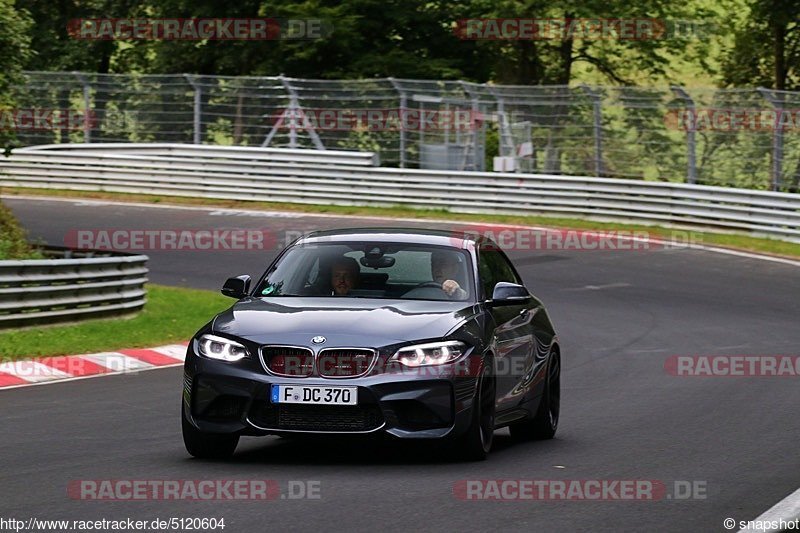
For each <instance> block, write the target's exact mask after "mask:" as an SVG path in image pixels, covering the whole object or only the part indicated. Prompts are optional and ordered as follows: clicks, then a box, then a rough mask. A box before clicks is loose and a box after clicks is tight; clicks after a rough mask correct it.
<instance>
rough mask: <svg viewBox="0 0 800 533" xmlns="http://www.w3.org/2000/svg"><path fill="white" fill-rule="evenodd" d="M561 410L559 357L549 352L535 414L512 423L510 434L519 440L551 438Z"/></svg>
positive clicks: (556, 427)
mask: <svg viewBox="0 0 800 533" xmlns="http://www.w3.org/2000/svg"><path fill="white" fill-rule="evenodd" d="M560 410H561V358H560V357H559V354H558V352H553V353H552V354H550V366H549V368H548V371H547V381H546V382H545V388H544V395H543V396H542V400H541V402H539V409H538V410H537V411H536V415H535V416H534V417H533V418H532V419H530V420H525V421H523V422H518V423H516V424H512V425H511V426H510V427H509V429H510V431H511V436H513V437H515V438H517V439H520V440H546V439H552V438H553V437H554V436H555V434H556V430H557V429H558V416H559V412H560Z"/></svg>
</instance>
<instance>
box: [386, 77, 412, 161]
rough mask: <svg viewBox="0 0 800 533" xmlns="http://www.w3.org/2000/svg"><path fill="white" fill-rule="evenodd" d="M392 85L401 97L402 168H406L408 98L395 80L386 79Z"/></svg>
mask: <svg viewBox="0 0 800 533" xmlns="http://www.w3.org/2000/svg"><path fill="white" fill-rule="evenodd" d="M386 79H387V80H389V83H391V84H392V87H394V90H395V91H397V93H398V94H399V95H400V168H406V128H405V124H406V121H405V114H406V113H407V112H408V111H407V110H406V108H407V106H408V96H407V95H406V92H405V91H404V90H403V88H402V87H401V86H400V84H399V83H397V80H395V79H394V78H386Z"/></svg>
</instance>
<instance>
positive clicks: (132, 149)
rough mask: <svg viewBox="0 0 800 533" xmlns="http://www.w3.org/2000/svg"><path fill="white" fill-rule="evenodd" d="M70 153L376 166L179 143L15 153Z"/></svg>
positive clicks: (371, 158)
mask: <svg viewBox="0 0 800 533" xmlns="http://www.w3.org/2000/svg"><path fill="white" fill-rule="evenodd" d="M42 151H45V152H53V151H58V152H62V153H64V152H69V153H71V154H78V153H83V154H88V155H92V154H98V155H99V154H102V155H114V154H123V155H146V156H165V157H175V158H192V159H218V160H224V161H253V162H257V161H285V162H287V163H297V164H303V163H319V164H323V165H353V166H368V167H374V166H378V164H379V163H380V162H379V158H378V155H377V154H376V153H373V152H356V151H347V150H302V149H290V148H252V147H247V146H217V145H209V144H195V145H191V144H179V143H148V144H137V143H80V144H78V143H73V144H44V145H39V146H28V147H25V148H18V149H17V150H16V151H15V153H41V152H42Z"/></svg>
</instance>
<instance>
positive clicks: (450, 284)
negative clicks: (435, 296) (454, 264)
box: [442, 279, 461, 296]
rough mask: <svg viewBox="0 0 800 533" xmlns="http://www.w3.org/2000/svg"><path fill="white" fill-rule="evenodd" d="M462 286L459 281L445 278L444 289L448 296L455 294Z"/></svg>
mask: <svg viewBox="0 0 800 533" xmlns="http://www.w3.org/2000/svg"><path fill="white" fill-rule="evenodd" d="M460 288H461V286H460V285H459V284H458V282H457V281H455V280H452V279H448V280H445V281H444V283H442V290H443V291H444V292H446V293H447V295H448V296H453V294H455V292H456V291H457V290H459V289H460Z"/></svg>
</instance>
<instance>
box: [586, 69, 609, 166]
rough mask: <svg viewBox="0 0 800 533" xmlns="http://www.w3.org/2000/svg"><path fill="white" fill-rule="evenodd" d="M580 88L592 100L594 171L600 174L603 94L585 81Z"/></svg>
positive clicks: (601, 162) (601, 164)
mask: <svg viewBox="0 0 800 533" xmlns="http://www.w3.org/2000/svg"><path fill="white" fill-rule="evenodd" d="M580 87H581V89H583V91H584V92H585V93H586V94H587V95H588V96H589V98H591V100H592V122H593V127H592V130H593V132H594V172H595V174H596V175H597V176H602V175H603V173H604V170H603V110H602V105H603V95H602V93H601V92H600V91H595V90H594V89H592V88H591V87H589V86H588V85H586V84H585V83H584V84H582V85H581V86H580Z"/></svg>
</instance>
